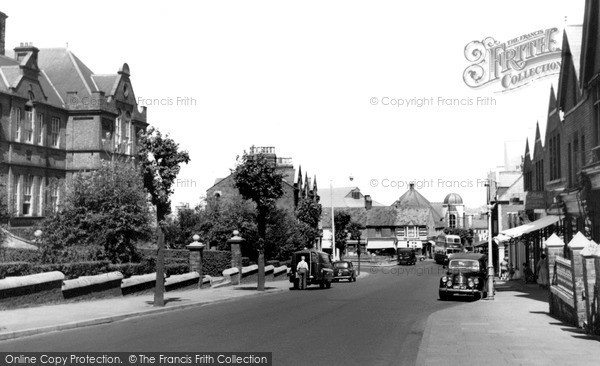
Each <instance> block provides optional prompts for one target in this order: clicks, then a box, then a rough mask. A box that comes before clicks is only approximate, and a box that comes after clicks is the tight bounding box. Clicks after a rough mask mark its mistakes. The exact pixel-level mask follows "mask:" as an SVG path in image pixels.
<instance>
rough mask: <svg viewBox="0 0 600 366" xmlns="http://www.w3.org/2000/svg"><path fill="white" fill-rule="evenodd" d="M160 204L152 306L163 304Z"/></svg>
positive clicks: (157, 215) (163, 250) (162, 248)
mask: <svg viewBox="0 0 600 366" xmlns="http://www.w3.org/2000/svg"><path fill="white" fill-rule="evenodd" d="M161 211H162V210H161V208H160V205H156V221H157V222H156V229H157V234H158V235H157V236H158V243H157V244H158V250H157V252H156V285H155V287H154V306H165V236H164V234H163V232H162V228H161V227H160V224H161V222H162V221H163V219H164V217H165V215H164V214H163V213H162V212H161Z"/></svg>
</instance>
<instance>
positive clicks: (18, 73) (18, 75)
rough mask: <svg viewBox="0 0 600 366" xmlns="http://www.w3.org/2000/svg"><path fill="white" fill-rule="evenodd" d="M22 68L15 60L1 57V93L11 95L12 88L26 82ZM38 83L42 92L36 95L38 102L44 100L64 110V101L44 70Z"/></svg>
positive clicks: (39, 74) (39, 75) (39, 76)
mask: <svg viewBox="0 0 600 366" xmlns="http://www.w3.org/2000/svg"><path fill="white" fill-rule="evenodd" d="M24 62H25V61H23V63H24ZM21 67H22V64H21V63H20V62H19V61H17V60H15V59H14V58H10V57H7V56H1V55H0V91H4V92H7V93H11V92H12V90H11V88H15V89H17V88H19V85H20V84H21V81H23V80H25V79H24V75H23V70H22V68H21ZM37 82H38V84H39V86H40V88H41V90H42V95H36V100H42V101H43V102H44V103H47V104H50V105H53V106H56V107H59V108H62V107H63V105H64V101H63V99H62V98H61V97H60V95H59V94H58V92H57V91H56V88H54V85H53V84H52V82H51V81H50V79H48V76H47V75H46V73H45V72H44V71H43V70H40V72H39V73H37Z"/></svg>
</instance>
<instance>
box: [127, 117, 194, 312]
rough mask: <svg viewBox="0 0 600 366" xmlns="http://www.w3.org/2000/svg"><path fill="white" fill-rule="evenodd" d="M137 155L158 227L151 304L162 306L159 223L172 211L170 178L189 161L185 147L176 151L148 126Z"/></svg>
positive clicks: (160, 230)
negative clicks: (153, 289)
mask: <svg viewBox="0 0 600 366" xmlns="http://www.w3.org/2000/svg"><path fill="white" fill-rule="evenodd" d="M139 147H140V149H139V151H138V158H139V160H140V164H141V166H142V172H143V177H144V187H146V190H147V191H148V193H149V194H150V197H151V201H152V204H153V205H155V206H156V222H157V231H158V252H157V256H156V287H155V291H154V306H164V291H165V289H164V237H163V232H162V229H161V226H162V225H164V220H165V217H166V216H167V215H168V214H169V213H170V212H171V199H170V198H169V196H170V195H171V194H172V193H173V188H172V186H173V182H174V181H175V179H176V178H177V175H178V174H179V171H180V169H181V167H180V165H181V164H182V163H186V164H187V163H188V162H189V161H190V156H189V154H188V152H187V151H179V144H177V143H176V142H175V141H173V140H172V139H171V138H169V136H168V135H166V136H164V137H163V135H162V134H161V133H160V131H158V130H156V129H154V128H150V129H148V130H147V131H146V132H144V133H142V134H141V136H140V145H139Z"/></svg>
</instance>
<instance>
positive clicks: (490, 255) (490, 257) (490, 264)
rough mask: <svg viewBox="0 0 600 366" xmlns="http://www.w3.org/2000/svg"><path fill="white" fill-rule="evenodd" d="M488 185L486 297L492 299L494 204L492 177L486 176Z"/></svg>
mask: <svg viewBox="0 0 600 366" xmlns="http://www.w3.org/2000/svg"><path fill="white" fill-rule="evenodd" d="M486 186H487V187H488V190H487V202H488V205H487V209H488V232H489V234H488V291H487V299H488V300H494V261H493V252H494V249H493V247H492V210H493V209H494V205H492V179H489V178H488V182H487V184H486Z"/></svg>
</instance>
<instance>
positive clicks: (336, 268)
mask: <svg viewBox="0 0 600 366" xmlns="http://www.w3.org/2000/svg"><path fill="white" fill-rule="evenodd" d="M333 279H334V280H335V281H339V280H348V282H354V281H356V271H355V270H354V265H353V264H352V262H348V261H337V262H333Z"/></svg>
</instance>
